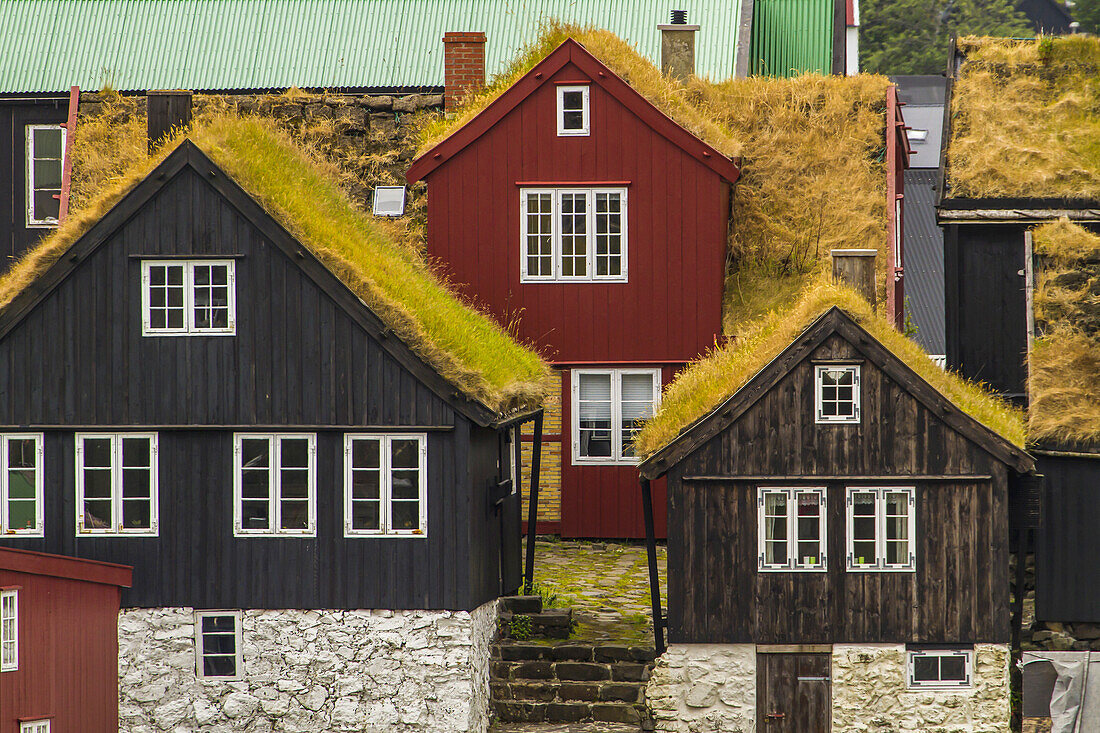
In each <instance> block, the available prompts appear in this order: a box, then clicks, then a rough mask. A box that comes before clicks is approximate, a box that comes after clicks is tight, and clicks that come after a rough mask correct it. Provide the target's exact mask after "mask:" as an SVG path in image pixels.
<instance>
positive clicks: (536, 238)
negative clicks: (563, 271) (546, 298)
mask: <svg viewBox="0 0 1100 733" xmlns="http://www.w3.org/2000/svg"><path fill="white" fill-rule="evenodd" d="M552 205H553V200H552V197H551V195H550V194H548V193H532V194H527V196H526V206H527V213H528V216H527V242H526V245H525V246H526V247H527V274H528V275H533V276H536V277H548V276H550V275H553V274H554V260H553V248H552V241H551V240H552V236H553V230H552V221H551V215H552V212H553V208H552Z"/></svg>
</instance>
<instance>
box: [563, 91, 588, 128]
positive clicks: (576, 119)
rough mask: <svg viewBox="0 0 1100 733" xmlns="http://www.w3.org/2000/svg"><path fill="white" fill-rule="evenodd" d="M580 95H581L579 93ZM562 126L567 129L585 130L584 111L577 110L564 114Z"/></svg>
mask: <svg viewBox="0 0 1100 733" xmlns="http://www.w3.org/2000/svg"><path fill="white" fill-rule="evenodd" d="M578 96H579V95H578ZM562 122H563V124H562V128H563V129H565V130H583V129H584V113H583V112H580V111H577V112H565V113H564V114H563V115H562Z"/></svg>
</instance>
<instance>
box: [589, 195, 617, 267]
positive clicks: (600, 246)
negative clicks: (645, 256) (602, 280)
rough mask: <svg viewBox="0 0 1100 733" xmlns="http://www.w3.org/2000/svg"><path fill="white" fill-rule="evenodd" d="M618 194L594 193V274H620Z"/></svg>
mask: <svg viewBox="0 0 1100 733" xmlns="http://www.w3.org/2000/svg"><path fill="white" fill-rule="evenodd" d="M620 198H621V196H620V194H618V193H597V194H596V252H595V254H596V274H597V275H605V276H616V275H621V274H622V214H621V213H620V211H619V209H620V205H621V204H620Z"/></svg>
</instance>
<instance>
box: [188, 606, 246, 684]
mask: <svg viewBox="0 0 1100 733" xmlns="http://www.w3.org/2000/svg"><path fill="white" fill-rule="evenodd" d="M243 668H244V665H243V664H242V660H241V612H240V611H195V669H196V671H197V673H198V676H199V679H202V680H211V679H216V680H239V679H241V677H242V673H243V671H244V669H243Z"/></svg>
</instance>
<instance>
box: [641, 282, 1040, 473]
mask: <svg viewBox="0 0 1100 733" xmlns="http://www.w3.org/2000/svg"><path fill="white" fill-rule="evenodd" d="M833 306H837V307H839V308H840V309H841V310H843V311H845V312H846V313H847V314H848V315H849V316H851V317H852V318H853V319H855V320H856V321H857V322H858V323H859V324H860V325H861V326H863V327H864V328H865V329H867V331H868V332H870V334H871V335H872V336H874V337H875V338H876V339H878V340H879V342H881V343H882V345H883V346H885V347H886V348H887V349H889V350H890V351H891V352H893V353H894V355H895V356H897V357H898V358H899V359H901V360H902V361H903V362H905V363H906V364H908V365H909V367H910V368H911V369H913V370H914V371H915V372H916V373H917V374H919V375H920V376H921V377H922V378H923V379H924V380H925V381H927V382H928V383H929V384H931V385H932V386H933V387H934V388H936V389H937V390H939V392H940V393H941V394H943V395H944V396H945V397H946V398H947V399H949V400H950V401H951V402H952V403H954V404H955V405H956V406H957V407H959V408H960V409H961V410H963V412H966V413H967V414H969V415H970V416H971V417H973V418H974V419H976V420H977V421H978V422H980V423H982V424H983V425H985V426H986V427H988V428H990V429H991V430H993V431H994V432H996V433H999V434H1000V435H1001V436H1003V437H1004V438H1006V439H1007V440H1009V441H1011V442H1012V443H1014V444H1016V445H1018V446H1021V447H1022V446H1023V445H1024V419H1023V413H1022V412H1021V411H1020V410H1018V409H1016V408H1014V407H1012V406H1011V405H1009V404H1008V403H1006V402H1004V401H1003V400H1001V399H999V398H997V397H995V396H993V395H992V394H990V393H989V392H988V391H986V390H985V389H984V388H982V387H981V386H980V385H977V384H974V383H972V382H968V381H966V380H965V379H963V378H961V377H959V376H958V375H956V374H954V373H952V372H948V371H944V370H943V369H941V368H940V367H938V366H936V365H935V363H933V362H932V360H931V359H930V358H929V357H928V355H927V354H926V353H925V352H924V350H923V349H921V347H920V346H918V345H917V344H916V343H915V342H913V341H911V340H910V339H908V338H906V337H905V336H903V335H902V334H901V333H899V332H898V331H897V330H896V329H895V328H894V327H893V326H891V325H890V324H889V323H888V322H887V321H886V319H884V318H883V317H882V316H880V315H877V314H875V313H874V312H873V311H872V310H871V306H870V305H869V304H868V303H867V301H866V300H864V299H863V298H862V297H860V296H859V295H858V294H857V293H855V292H854V291H852V290H850V289H848V288H846V287H843V286H839V285H836V284H833V283H831V282H827V281H825V280H819V281H817V282H815V283H814V284H812V285H810V286H809V287H807V288H806V289H805V290H804V291H803V292H802V293H801V295H800V296H799V298H798V300H797V302H796V304H795V305H794V307H792V308H790V309H787V310H784V311H773V312H772V313H769V314H768V315H767V316H766V317H765V318H763V319H761V320H759V321H757V322H756V323H755V324H753V325H752V326H751V327H749V328H746V329H745V331H744V332H743V333H742V335H741V336H740V337H738V338H737V339H736V340H735V341H733V342H731V343H730V344H728V345H726V346H724V347H721V348H716V349H714V350H713V351H712V352H711V353H709V354H708V355H707V356H706V357H705V358H703V359H700V360H699V361H697V362H695V363H693V364H691V365H690V366H689V367H688V368H687V369H685V370H684V371H683V372H681V373H680V374H679V376H677V377H676V380H675V381H674V382H673V383H672V384H670V385H669V386H668V388H667V389H666V390H665V394H664V397H663V398H662V401H661V407H660V410H658V412H657V414H656V415H655V416H654V417H653V418H652V419H651V420H649V421H648V422H647V423H646V424H645V426H644V428H643V429H642V432H641V433H640V434H639V436H638V440H637V443H636V444H635V445H636V450H637V452H638V454H639V455H640V456H649V455H652V454H653V453H656V452H657V451H658V450H660V449H661V448H663V447H664V446H666V445H668V444H669V443H671V442H672V441H673V440H675V439H676V437H677V436H678V435H679V434H680V433H681V432H682V431H683V430H684V429H685V428H688V427H689V426H691V425H692V424H693V423H694V422H696V421H697V420H699V419H700V418H702V417H704V416H706V415H707V414H708V413H709V412H711V410H713V409H715V408H716V407H718V406H719V405H721V404H722V403H723V402H724V401H725V400H726V399H728V398H729V397H731V396H732V395H733V394H734V393H736V392H737V391H738V390H739V389H741V388H742V387H743V386H745V385H746V384H747V383H748V382H749V380H751V379H752V378H753V376H755V375H756V374H757V373H758V372H759V371H760V370H761V369H763V368H764V367H765V366H767V365H768V363H769V362H771V361H772V360H773V359H774V358H775V357H777V356H778V355H779V354H780V353H781V352H782V351H783V350H784V349H785V348H787V347H788V346H789V345H790V344H791V343H792V342H794V341H795V339H797V338H798V336H799V335H800V334H801V333H802V332H803V331H805V330H806V328H808V327H809V326H810V325H811V324H812V323H813V322H814V321H815V320H816V319H817V318H818V317H819V316H821V315H822V314H823V313H825V312H826V311H828V310H829V309H830V308H832V307H833Z"/></svg>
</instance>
